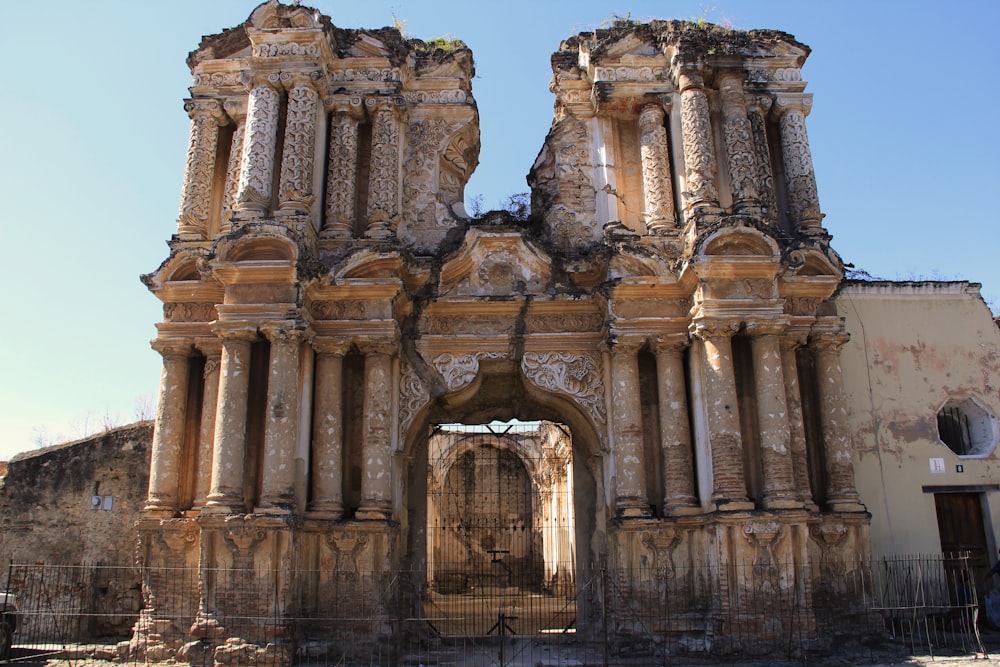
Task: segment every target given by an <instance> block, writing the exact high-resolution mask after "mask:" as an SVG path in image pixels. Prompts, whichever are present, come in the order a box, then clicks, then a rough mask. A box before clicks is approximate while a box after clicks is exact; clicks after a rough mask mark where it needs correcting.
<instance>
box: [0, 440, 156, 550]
mask: <svg viewBox="0 0 1000 667" xmlns="http://www.w3.org/2000/svg"><path fill="white" fill-rule="evenodd" d="M152 435H153V424H152V422H140V423H138V424H132V425H129V426H123V427H121V428H117V429H114V430H111V431H107V432H105V433H101V434H100V435H96V436H92V437H90V438H85V439H83V440H77V441H75V442H68V443H65V444H62V445H55V446H53V447H46V448H45V449H39V450H36V451H31V452H25V453H22V454H18V455H17V456H15V457H14V458H13V459H11V461H10V462H9V463H8V464H7V474H6V476H4V477H3V480H2V483H0V563H4V564H6V563H9V562H10V561H11V560H12V559H13V560H14V561H15V562H26V563H36V562H47V563H79V562H82V561H86V562H102V563H125V564H127V563H131V562H132V561H133V560H134V557H135V542H136V532H135V520H136V518H137V517H138V515H139V512H140V510H141V509H142V506H143V503H144V502H145V500H146V491H147V488H148V484H149V445H150V442H151V441H152ZM98 499H99V500H98Z"/></svg>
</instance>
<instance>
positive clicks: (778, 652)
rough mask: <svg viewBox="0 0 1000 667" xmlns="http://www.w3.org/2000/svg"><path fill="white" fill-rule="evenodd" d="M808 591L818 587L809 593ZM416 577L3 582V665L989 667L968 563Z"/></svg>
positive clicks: (29, 576)
mask: <svg viewBox="0 0 1000 667" xmlns="http://www.w3.org/2000/svg"><path fill="white" fill-rule="evenodd" d="M817 574H819V575H820V576H817ZM427 581H428V580H427V578H426V576H425V575H424V574H423V573H413V572H398V573H380V574H365V573H358V572H340V571H322V572H320V571H315V572H294V573H288V572H285V573H282V572H278V571H276V570H274V569H266V570H254V569H249V568H247V569H230V570H218V569H213V570H202V571H201V572H199V571H198V570H197V569H155V568H137V567H132V566H113V565H103V564H87V565H74V566H66V565H42V564H31V565H28V564H18V563H13V564H11V565H10V567H9V570H8V572H7V576H6V581H5V582H3V589H0V591H6V592H7V593H9V594H12V595H14V596H16V604H17V627H16V631H15V632H14V634H13V647H12V649H11V650H10V652H9V655H8V656H7V658H6V660H7V661H8V662H10V663H11V664H16V663H18V662H20V661H26V662H32V661H34V662H37V661H38V660H39V659H40V658H42V657H59V658H62V659H64V660H68V661H69V662H73V661H76V660H79V661H83V660H85V659H101V660H108V661H112V662H117V663H121V664H148V663H151V662H161V661H166V660H174V661H176V662H177V663H181V664H190V665H213V664H215V665H219V664H231V665H291V664H294V665H317V666H319V665H324V666H326V665H407V666H413V667H416V666H417V665H425V666H427V667H429V666H430V665H500V666H505V667H506V666H511V667H512V666H516V665H532V666H534V665H539V664H542V665H604V666H612V665H647V666H648V665H664V666H665V665H685V664H693V663H699V662H702V661H704V660H706V659H709V658H710V659H712V660H714V661H719V660H734V661H747V660H757V659H764V660H767V662H769V663H772V664H773V663H776V662H781V661H788V662H791V663H798V664H805V663H809V664H815V663H817V662H822V659H823V658H824V656H827V655H831V654H833V653H836V655H837V656H838V659H840V660H842V659H843V657H844V654H845V652H847V653H848V654H849V659H850V661H852V662H853V663H854V664H863V663H865V662H876V661H879V660H886V659H896V658H900V657H904V656H907V655H926V654H931V655H941V654H966V655H968V654H979V653H985V650H986V649H985V648H984V646H983V643H982V640H981V638H980V634H979V628H978V625H979V623H978V620H979V607H980V602H979V595H978V591H977V586H976V584H977V582H976V580H975V576H974V574H973V571H972V569H971V568H970V567H969V562H968V559H967V558H966V557H964V556H955V557H942V556H940V555H936V556H914V557H897V558H892V559H882V560H877V561H866V562H855V563H829V562H825V563H822V564H821V566H819V567H817V566H814V567H811V568H801V567H794V566H791V565H781V564H761V563H759V562H758V563H748V564H740V563H726V564H722V565H703V566H698V567H691V568H664V567H660V568H658V569H652V568H651V569H642V570H613V569H608V568H598V569H595V571H594V574H593V575H592V576H590V577H588V578H587V579H586V580H585V581H578V582H577V584H576V590H575V594H569V595H567V594H566V592H565V591H558V592H556V591H552V590H546V589H544V588H539V587H538V586H537V585H535V584H532V585H530V586H529V585H525V586H521V585H519V584H518V582H517V581H513V580H511V581H505V582H504V585H503V586H495V585H490V586H475V585H470V586H463V587H458V588H456V587H453V586H445V587H437V586H435V585H434V584H433V583H431V584H428V583H427Z"/></svg>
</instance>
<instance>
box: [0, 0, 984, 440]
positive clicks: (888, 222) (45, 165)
mask: <svg viewBox="0 0 1000 667" xmlns="http://www.w3.org/2000/svg"><path fill="white" fill-rule="evenodd" d="M256 4H257V3H256V2H253V1H251V0H170V1H169V2H167V1H161V2H124V1H120V0H88V1H80V0H49V1H47V2H45V3H29V2H14V1H13V0H0V25H3V26H4V51H5V53H7V54H8V55H7V57H8V62H9V63H10V65H9V66H8V77H7V79H6V81H5V83H4V93H3V94H2V95H0V128H2V134H0V156H2V160H0V202H2V206H3V213H2V215H0V231H2V234H3V239H2V244H0V253H2V261H0V285H2V289H0V312H2V313H3V322H2V326H0V460H2V459H6V458H9V457H10V456H12V455H13V454H14V453H16V452H19V451H24V450H28V449H32V448H34V447H35V446H36V443H37V441H39V440H44V441H46V442H53V441H58V440H60V439H63V438H72V437H79V436H81V435H83V434H84V431H95V430H100V429H101V428H102V427H103V426H104V424H105V422H106V421H108V422H114V423H127V422H130V421H132V420H133V419H134V417H135V415H136V402H137V400H139V401H142V400H143V399H145V401H146V402H155V396H156V392H157V387H158V384H159V373H160V358H159V356H158V355H157V354H156V353H154V352H153V351H152V350H150V348H149V345H148V341H149V340H150V339H151V338H153V336H154V335H155V329H154V327H153V324H154V323H155V322H157V321H159V320H160V318H161V311H160V304H159V301H158V300H157V299H156V298H155V297H153V296H152V295H151V294H149V293H148V292H147V291H146V289H145V288H144V287H143V286H142V285H141V284H140V283H139V279H138V276H139V274H141V273H146V272H149V271H152V270H153V269H155V268H156V267H157V266H158V265H159V263H160V262H161V261H162V260H163V259H164V258H165V257H166V254H167V247H166V245H165V244H164V241H165V240H166V239H167V238H168V237H169V236H170V234H171V233H172V232H173V231H174V229H175V225H176V217H177V204H178V200H179V195H180V183H181V178H182V175H183V170H184V160H185V154H186V150H187V133H188V119H187V116H186V115H185V113H184V111H183V108H182V102H181V100H182V99H183V98H184V97H185V96H186V95H187V86H188V85H190V74H189V72H188V69H187V66H186V65H185V63H184V59H185V57H186V55H187V53H188V52H189V51H191V50H193V49H194V48H196V47H197V45H198V42H199V40H200V38H201V36H202V35H206V34H214V33H217V32H221V31H222V29H224V28H227V27H231V26H234V25H237V24H239V23H241V22H242V21H244V20H245V19H246V18H247V17H248V16H249V14H250V12H251V11H252V10H253V8H254V7H255V6H256ZM304 4H312V5H313V6H316V7H318V8H319V9H320V10H322V11H323V12H324V13H325V14H328V15H329V16H331V17H332V19H333V22H334V23H335V24H337V25H339V26H342V27H345V28H357V27H366V28H377V27H381V26H383V25H391V24H392V22H393V16H396V17H398V18H399V19H400V20H401V21H405V29H406V32H407V33H408V34H409V35H412V36H415V37H420V38H423V39H431V38H434V37H439V36H442V35H449V36H452V37H457V38H460V39H462V40H464V41H465V42H466V43H467V44H468V45H469V46H470V47H471V48H472V50H473V53H474V55H475V60H476V72H477V78H476V79H475V81H474V82H473V92H474V95H475V97H476V99H477V100H478V103H479V111H480V115H481V124H482V153H481V156H480V166H479V169H478V170H477V172H476V174H475V175H474V176H473V179H472V181H471V182H470V184H469V186H468V188H467V190H466V200H467V201H468V200H469V199H470V198H472V197H474V196H475V195H478V194H481V195H483V197H484V202H485V204H486V206H487V207H489V208H492V207H496V206H497V205H499V203H500V202H501V201H502V200H503V199H504V198H505V197H506V196H507V195H509V194H512V193H516V192H523V191H525V190H526V189H527V187H526V185H525V180H524V176H525V174H526V173H527V171H528V169H529V167H530V166H531V163H532V162H533V160H534V158H535V156H536V154H537V152H538V150H539V148H540V147H541V144H542V139H543V138H544V136H545V132H546V130H547V129H548V126H549V123H550V122H551V117H552V95H551V93H549V92H548V81H549V76H550V73H551V70H550V69H549V55H550V54H551V53H552V51H554V50H556V48H558V46H559V42H560V40H561V39H564V38H566V37H569V36H570V35H574V34H576V33H577V32H580V31H584V30H590V29H593V28H595V27H598V26H599V25H600V24H601V23H603V22H607V21H610V20H611V19H613V18H614V17H615V16H616V15H617V16H631V18H633V19H651V18H664V19H668V18H681V19H691V18H698V17H704V18H705V19H706V20H709V21H713V22H716V23H719V22H723V21H728V22H731V23H732V25H733V27H735V28H741V29H750V28H775V29H779V30H784V31H785V32H788V33H791V34H793V35H795V37H797V38H798V39H799V40H800V41H802V42H804V43H806V44H808V45H809V46H811V47H812V48H813V54H812V56H811V57H810V58H809V60H808V62H807V63H806V66H805V69H804V78H805V79H806V80H807V81H808V82H809V87H808V91H809V92H812V93H813V94H814V95H815V103H814V109H813V112H812V114H811V115H810V116H809V119H808V121H807V123H808V128H809V136H810V141H811V144H812V149H813V158H814V162H815V167H816V172H817V179H818V183H819V194H820V202H821V206H822V209H823V211H824V212H825V213H826V216H827V217H826V220H825V224H826V227H827V228H828V229H829V230H830V231H831V232H832V233H833V235H834V245H835V247H836V248H837V250H838V251H839V252H840V253H841V255H842V256H843V257H844V259H845V261H847V262H851V263H853V264H855V265H856V266H857V267H859V268H862V269H865V270H867V271H869V272H870V273H872V274H875V275H878V276H882V277H885V278H890V279H907V278H914V277H917V278H934V279H956V278H962V279H968V280H973V281H978V282H982V283H983V294H984V296H985V297H986V298H987V299H988V300H990V301H992V302H993V304H994V306H995V307H996V306H997V305H1000V252H998V248H1000V244H998V243H997V240H996V234H997V230H998V228H1000V224H998V223H1000V214H998V213H997V205H996V200H997V197H998V193H1000V167H998V158H997V153H998V148H1000V140H998V139H1000V130H998V124H997V118H998V116H997V109H998V108H1000V55H998V54H1000V50H997V49H996V46H995V45H996V30H997V26H1000V2H997V1H996V0H982V1H978V2H973V1H968V0H965V1H963V0H956V1H953V2H949V3H929V2H926V3H925V2H907V1H903V0H895V1H891V2H884V1H876V2H872V1H871V0H868V1H866V2H858V1H854V0H847V1H843V0H841V1H837V2H833V1H830V0H824V1H822V2H816V1H813V0H796V1H785V0H780V1H773V2H771V1H768V0H756V1H754V2H745V1H740V2H734V1H730V2H717V3H713V4H706V3H701V2H688V1H686V0H684V1H669V0H660V1H658V2H650V1H637V2H631V3H629V2H620V1H619V0H607V1H605V2H596V1H590V0H574V1H569V0H544V1H542V2H537V1H533V2H527V1H520V0H514V1H508V2H488V1H487V2H473V1H471V0H467V1H466V2H453V1H450V0H442V1H436V2H416V1H412V0H410V1H408V0H390V1H388V2H383V1H381V0H366V1H365V2H340V1H336V2H335V1H333V0H318V1H317V2H313V3H308V2H306V3H304ZM11 59H12V60H11ZM149 409H151V408H149Z"/></svg>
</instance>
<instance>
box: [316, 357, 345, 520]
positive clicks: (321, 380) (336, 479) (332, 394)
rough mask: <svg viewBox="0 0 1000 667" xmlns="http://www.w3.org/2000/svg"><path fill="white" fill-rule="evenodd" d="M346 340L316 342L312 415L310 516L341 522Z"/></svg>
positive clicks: (342, 508) (342, 505)
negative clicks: (314, 389)
mask: <svg viewBox="0 0 1000 667" xmlns="http://www.w3.org/2000/svg"><path fill="white" fill-rule="evenodd" d="M347 347H348V344H347V342H346V341H343V340H339V339H338V340H330V339H328V338H323V339H320V338H317V339H315V340H314V341H313V348H314V349H315V350H316V372H315V373H314V377H315V378H316V393H315V396H314V398H313V401H314V404H315V406H316V408H315V411H314V412H313V432H312V452H311V460H310V466H309V469H310V488H311V494H310V500H309V507H308V511H309V515H310V516H312V517H315V518H322V519H334V520H337V519H340V518H342V517H343V515H344V415H343V412H344V410H343V400H342V399H343V396H342V394H343V391H344V386H343V385H344V377H343V368H344V354H346V352H347Z"/></svg>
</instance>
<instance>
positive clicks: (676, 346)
mask: <svg viewBox="0 0 1000 667" xmlns="http://www.w3.org/2000/svg"><path fill="white" fill-rule="evenodd" d="M690 345H691V337H690V335H689V334H687V333H675V334H664V335H660V336H654V337H653V338H652V339H651V340H650V347H651V348H652V350H653V354H655V355H657V356H659V355H661V354H668V355H675V354H678V353H679V352H682V351H683V350H685V349H687V348H688V347H690Z"/></svg>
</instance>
